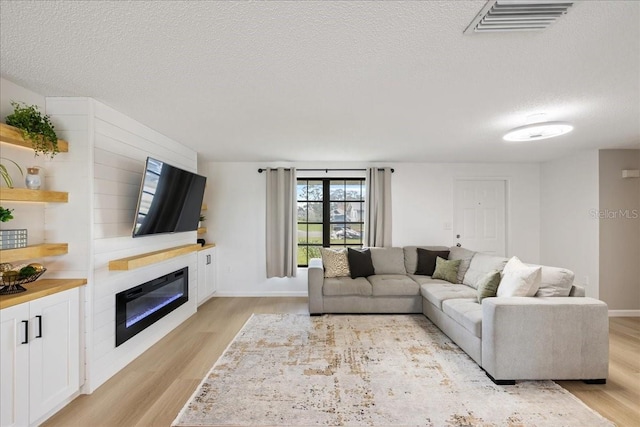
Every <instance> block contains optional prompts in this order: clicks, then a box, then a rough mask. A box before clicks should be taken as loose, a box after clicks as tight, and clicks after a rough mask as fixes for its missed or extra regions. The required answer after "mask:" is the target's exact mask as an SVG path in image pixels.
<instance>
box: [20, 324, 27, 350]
mask: <svg viewBox="0 0 640 427" xmlns="http://www.w3.org/2000/svg"><path fill="white" fill-rule="evenodd" d="M22 323H24V341H22V342H21V343H20V344H29V321H28V320H23V321H22Z"/></svg>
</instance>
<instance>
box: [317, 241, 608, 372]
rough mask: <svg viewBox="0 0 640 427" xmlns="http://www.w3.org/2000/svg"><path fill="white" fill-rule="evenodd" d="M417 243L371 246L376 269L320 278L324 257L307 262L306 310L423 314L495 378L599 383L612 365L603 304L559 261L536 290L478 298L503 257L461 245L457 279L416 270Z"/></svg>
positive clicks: (455, 253)
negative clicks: (482, 280)
mask: <svg viewBox="0 0 640 427" xmlns="http://www.w3.org/2000/svg"><path fill="white" fill-rule="evenodd" d="M417 248H418V247H416V246H407V247H404V248H395V247H394V248H370V251H371V260H372V263H373V267H374V269H375V274H374V275H372V276H368V277H358V278H355V279H352V278H351V277H331V278H325V277H324V276H325V274H324V268H323V265H322V260H321V259H320V258H315V259H312V260H310V262H309V276H308V287H309V313H310V314H312V315H319V314H323V313H363V314H364V313H422V314H424V315H425V316H427V317H428V318H429V319H430V320H431V321H432V322H433V323H434V324H435V325H437V326H438V327H439V328H440V329H441V330H442V331H443V332H444V333H445V334H447V336H449V338H451V339H452V340H453V341H454V342H455V343H456V344H458V346H459V347H460V348H462V349H463V350H464V351H465V352H466V353H467V354H468V355H469V356H470V357H471V358H472V359H473V360H474V361H475V362H476V363H478V365H480V367H481V368H482V369H484V370H485V372H486V373H487V375H488V376H489V377H490V378H491V379H492V380H493V381H494V382H496V383H498V384H513V383H514V382H515V381H516V380H546V379H552V380H584V381H586V382H589V383H604V382H606V378H607V376H608V366H609V319H608V309H607V305H606V304H605V303H604V302H602V301H599V300H597V299H593V298H588V297H585V296H584V289H583V288H581V287H579V286H576V285H575V284H574V283H573V279H574V274H573V273H572V272H571V271H569V270H567V269H563V268H557V267H548V266H541V280H540V287H539V289H538V290H537V292H536V294H535V296H533V297H491V298H485V299H483V300H482V302H481V303H479V302H478V298H477V295H478V291H477V289H476V288H477V284H478V282H479V281H480V278H481V277H484V276H485V275H486V274H487V273H488V272H490V271H493V270H498V271H502V269H503V268H504V266H505V265H506V264H507V261H508V259H507V258H503V257H498V256H493V255H489V254H484V253H476V252H473V251H469V250H467V249H464V248H457V247H452V248H446V247H442V246H420V248H423V249H428V250H433V251H442V250H449V251H450V254H449V259H453V260H455V259H459V260H460V268H459V270H458V277H457V279H458V280H457V281H458V282H459V283H450V282H447V281H444V280H440V279H433V278H432V277H430V276H424V275H416V274H415V272H416V267H417V263H418V255H417Z"/></svg>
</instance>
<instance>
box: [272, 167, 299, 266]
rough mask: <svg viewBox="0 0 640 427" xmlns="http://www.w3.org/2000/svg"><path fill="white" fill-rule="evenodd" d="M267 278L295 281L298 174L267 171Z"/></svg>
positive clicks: (288, 170) (283, 169)
mask: <svg viewBox="0 0 640 427" xmlns="http://www.w3.org/2000/svg"><path fill="white" fill-rule="evenodd" d="M266 174H267V239H266V240H267V278H269V277H295V276H296V270H297V266H298V250H297V234H298V233H297V216H296V213H297V198H296V170H295V168H291V169H285V168H277V169H271V168H267V170H266Z"/></svg>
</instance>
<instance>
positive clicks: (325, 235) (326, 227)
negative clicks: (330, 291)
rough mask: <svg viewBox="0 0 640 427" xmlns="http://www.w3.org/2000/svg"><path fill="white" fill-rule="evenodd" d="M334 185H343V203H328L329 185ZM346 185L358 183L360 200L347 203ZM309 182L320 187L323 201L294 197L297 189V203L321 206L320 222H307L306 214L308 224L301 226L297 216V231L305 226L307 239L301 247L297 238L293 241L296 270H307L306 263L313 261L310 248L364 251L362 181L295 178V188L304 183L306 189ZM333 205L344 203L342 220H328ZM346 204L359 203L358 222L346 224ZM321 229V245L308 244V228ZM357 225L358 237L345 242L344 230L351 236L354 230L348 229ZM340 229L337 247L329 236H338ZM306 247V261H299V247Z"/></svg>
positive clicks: (346, 236)
mask: <svg viewBox="0 0 640 427" xmlns="http://www.w3.org/2000/svg"><path fill="white" fill-rule="evenodd" d="M336 181H341V182H342V184H343V185H344V188H345V190H344V194H343V198H342V199H339V200H338V199H331V183H332V182H333V183H334V184H335V182H336ZM349 181H358V182H359V183H360V198H359V199H348V198H347V191H346V186H347V183H348V182H349ZM309 182H317V183H322V200H310V199H309V195H308V193H307V197H306V199H300V198H298V195H297V189H296V203H297V204H299V203H322V222H319V221H311V222H310V221H308V219H309V211H308V210H307V221H306V222H304V221H303V222H300V221H298V219H299V214H298V215H297V216H296V230H299V228H298V224H306V225H307V227H306V232H307V234H306V238H305V239H304V240H305V243H303V244H301V243H300V238H297V239H296V242H297V243H296V250H297V251H298V267H301V268H304V267H308V266H309V264H308V260H309V259H311V258H315V257H316V256H319V254H318V255H312V256H309V249H308V248H309V247H315V248H321V247H325V248H329V247H334V248H335V247H345V248H347V247H360V248H361V247H363V246H364V240H363V237H364V236H363V234H364V204H365V184H366V182H365V178H363V177H332V178H316V177H314V178H311V177H310V178H297V180H296V186H297V185H299V184H301V183H304V184H306V185H307V186H308V185H309ZM332 203H344V204H345V205H344V206H345V209H344V212H343V214H342V215H343V218H342V221H332V220H331V216H332V215H331V207H332ZM346 203H360V206H361V208H360V213H359V219H360V220H359V221H349V220H347V213H346V206H347V205H346ZM318 224H320V225H322V241H321V243H310V242H309V225H318ZM353 225H356V226H357V227H356V228H359V229H360V231H359V237H358V238H357V239H354V238H353V236H352V238H348V232H347V230H352V231H353V232H354V233H358V231H357V230H353V228H352V227H351V226H353ZM340 229H342V230H345V231H344V232H343V233H342V236H343V237H342V242H341V243H338V242H336V240H337V239H336V238H335V237H333V238H332V236H335V234H332V232H334V231H335V232H339V231H340ZM332 240H333V242H332ZM354 240H357V242H354ZM301 246H302V247H306V248H307V251H305V252H304V253H305V257H306V259H301V257H300V254H301V250H300V247H301Z"/></svg>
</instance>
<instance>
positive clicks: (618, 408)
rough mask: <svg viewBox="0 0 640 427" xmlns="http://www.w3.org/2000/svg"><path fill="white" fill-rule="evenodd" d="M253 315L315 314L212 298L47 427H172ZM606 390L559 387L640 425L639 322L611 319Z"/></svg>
mask: <svg viewBox="0 0 640 427" xmlns="http://www.w3.org/2000/svg"><path fill="white" fill-rule="evenodd" d="M252 313H308V310H307V299H306V298H213V299H211V300H210V301H208V302H207V303H205V304H204V305H202V306H201V307H200V309H199V310H198V312H197V313H196V314H195V315H193V316H192V317H191V318H189V320H187V321H186V322H185V323H183V324H182V325H180V326H179V327H178V328H177V329H176V330H174V331H173V332H172V333H171V334H169V335H167V336H166V337H165V338H163V339H162V340H161V341H160V342H158V343H157V344H156V345H154V346H153V347H151V348H150V349H149V350H147V351H146V352H145V353H144V354H142V355H141V356H140V357H138V358H137V359H136V360H134V361H133V362H132V363H131V364H129V365H128V366H127V367H126V368H125V369H123V370H122V371H120V372H119V373H118V374H117V375H115V376H114V377H113V378H111V379H110V380H109V381H107V382H106V383H105V384H104V385H102V386H101V387H100V388H99V389H98V390H96V391H95V392H94V393H93V394H91V395H83V396H80V397H78V398H77V399H75V400H74V401H73V402H71V404H69V405H68V406H66V407H65V408H64V409H62V410H61V411H60V412H59V413H58V414H56V415H55V416H53V417H52V418H51V419H49V420H48V421H47V422H46V423H45V424H44V425H45V426H63V427H70V426H82V427H93V426H108V427H111V426H114V427H116V426H117V427H129V426H170V425H171V422H172V421H173V420H174V419H175V417H176V415H177V413H178V411H179V410H180V409H181V408H182V406H184V404H185V403H186V401H187V400H188V399H189V397H190V396H191V394H192V393H193V391H194V390H195V388H196V387H197V386H198V384H200V381H201V380H202V378H204V376H205V375H206V373H207V372H208V371H209V369H210V368H211V366H212V365H213V363H214V362H215V361H216V360H217V359H218V357H219V356H220V355H221V354H222V352H223V351H224V350H225V348H226V347H227V345H228V344H229V342H231V340H232V339H233V337H234V336H235V335H236V333H237V332H238V331H239V330H240V328H241V327H242V326H243V325H244V323H245V322H246V320H247V319H248V318H249V317H250V316H251V314H252ZM610 331H611V333H610V342H611V345H610V348H611V354H610V376H609V380H608V382H607V384H606V385H586V384H584V383H582V382H578V381H563V382H560V384H561V385H562V386H563V387H565V388H566V389H567V390H569V391H571V392H572V393H573V394H575V395H576V396H577V397H579V398H580V399H582V400H583V401H584V402H585V403H586V404H587V405H589V406H590V407H592V408H593V409H595V410H597V411H598V412H600V413H601V414H602V415H604V416H605V417H607V418H609V419H610V420H612V421H614V422H615V423H616V424H617V425H618V426H639V425H640V357H639V355H640V318H612V319H611V322H610Z"/></svg>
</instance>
